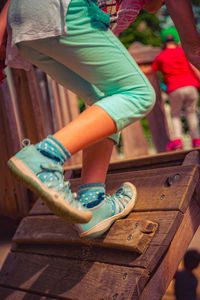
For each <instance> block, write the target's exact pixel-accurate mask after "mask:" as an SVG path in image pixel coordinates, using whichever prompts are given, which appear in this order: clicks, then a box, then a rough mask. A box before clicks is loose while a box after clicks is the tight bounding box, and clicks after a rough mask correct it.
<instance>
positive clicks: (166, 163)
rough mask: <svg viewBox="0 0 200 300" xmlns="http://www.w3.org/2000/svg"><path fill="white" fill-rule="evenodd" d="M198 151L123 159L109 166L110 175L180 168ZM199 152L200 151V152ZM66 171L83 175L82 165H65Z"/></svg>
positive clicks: (76, 175)
mask: <svg viewBox="0 0 200 300" xmlns="http://www.w3.org/2000/svg"><path fill="white" fill-rule="evenodd" d="M193 151H196V150H194V149H190V150H180V151H171V152H163V153H158V154H153V155H145V156H141V157H138V158H134V157H133V158H129V159H123V160H121V161H113V162H112V163H111V164H110V165H109V169H108V173H112V174H113V173H122V172H123V173H124V172H130V171H139V170H147V169H148V170H150V169H156V168H166V167H170V166H180V165H181V164H182V163H183V161H184V159H185V157H186V155H187V154H189V153H191V152H193ZM198 152H199V151H198ZM191 164H194V163H191ZM65 170H66V171H69V170H70V171H72V177H73V178H77V177H80V174H81V165H79V166H77V165H76V166H75V165H74V166H68V165H67V164H66V165H65Z"/></svg>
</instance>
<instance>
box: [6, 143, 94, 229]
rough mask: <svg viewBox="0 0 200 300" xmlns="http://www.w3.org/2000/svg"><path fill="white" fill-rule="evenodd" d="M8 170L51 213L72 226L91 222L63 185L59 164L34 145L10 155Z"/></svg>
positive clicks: (87, 213)
mask: <svg viewBox="0 0 200 300" xmlns="http://www.w3.org/2000/svg"><path fill="white" fill-rule="evenodd" d="M8 167H9V168H10V170H11V172H12V173H13V174H14V176H15V177H16V178H17V179H18V180H19V181H20V182H21V183H22V184H24V185H25V186H26V187H27V188H29V189H30V190H32V191H33V192H35V193H36V194H37V195H38V196H39V197H41V198H42V199H43V200H44V202H45V203H46V205H47V206H48V207H49V209H50V210H51V211H52V212H53V213H54V214H56V215H58V216H60V217H62V218H63V219H65V220H66V221H69V222H73V223H86V222H88V221H89V220H90V219H91V217H92V212H91V211H89V210H88V209H86V208H84V207H83V206H82V204H81V203H80V202H79V201H77V200H76V199H75V196H74V194H72V193H71V190H70V189H69V182H64V177H63V168H62V165H60V164H59V163H56V162H55V160H54V159H52V158H50V157H48V156H45V155H43V154H42V153H41V152H39V151H38V150H37V149H36V147H35V146H34V145H28V146H25V147H24V148H23V149H22V150H21V151H19V152H18V153H17V154H16V155H15V156H13V157H12V158H11V159H10V160H9V161H8Z"/></svg>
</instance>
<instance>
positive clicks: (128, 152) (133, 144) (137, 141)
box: [122, 121, 148, 158]
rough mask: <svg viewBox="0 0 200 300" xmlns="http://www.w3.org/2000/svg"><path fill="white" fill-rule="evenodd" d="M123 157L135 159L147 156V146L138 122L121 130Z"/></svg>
mask: <svg viewBox="0 0 200 300" xmlns="http://www.w3.org/2000/svg"><path fill="white" fill-rule="evenodd" d="M122 143H123V152H124V157H125V158H129V157H137V156H143V155H147V154H148V145H147V141H146V139H145V136H144V132H143V129H142V126H141V123H140V121H137V122H135V123H133V124H131V125H129V126H128V127H126V128H124V129H123V130H122Z"/></svg>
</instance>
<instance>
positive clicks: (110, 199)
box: [75, 182, 137, 238]
mask: <svg viewBox="0 0 200 300" xmlns="http://www.w3.org/2000/svg"><path fill="white" fill-rule="evenodd" d="M136 195H137V192H136V187H135V186H134V185H133V184H131V183H129V182H125V183H124V184H123V185H122V186H121V187H120V188H119V189H118V190H117V191H116V193H115V194H113V195H112V196H110V195H108V196H106V197H105V198H104V199H103V200H102V201H101V202H100V204H98V205H97V206H94V207H92V208H91V209H90V210H91V212H92V219H91V220H90V222H89V223H87V224H76V225H75V226H76V228H77V230H78V231H79V234H80V237H92V238H95V237H97V236H100V235H101V234H103V233H104V232H105V231H107V230H108V229H109V228H110V226H111V225H112V223H113V222H114V221H115V220H117V219H120V218H123V217H125V216H126V215H128V214H129V213H130V212H131V211H132V209H133V207H134V205H135V202H136Z"/></svg>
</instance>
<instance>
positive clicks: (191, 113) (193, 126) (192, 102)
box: [184, 86, 200, 140]
mask: <svg viewBox="0 0 200 300" xmlns="http://www.w3.org/2000/svg"><path fill="white" fill-rule="evenodd" d="M198 100H199V94H198V91H197V88H195V87H193V86H189V87H187V88H185V102H184V109H185V116H186V119H187V123H188V127H189V131H190V136H191V138H192V140H194V139H199V137H200V135H199V120H198V116H197V111H196V110H197V104H198Z"/></svg>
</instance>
